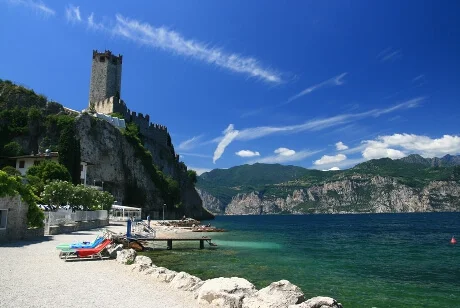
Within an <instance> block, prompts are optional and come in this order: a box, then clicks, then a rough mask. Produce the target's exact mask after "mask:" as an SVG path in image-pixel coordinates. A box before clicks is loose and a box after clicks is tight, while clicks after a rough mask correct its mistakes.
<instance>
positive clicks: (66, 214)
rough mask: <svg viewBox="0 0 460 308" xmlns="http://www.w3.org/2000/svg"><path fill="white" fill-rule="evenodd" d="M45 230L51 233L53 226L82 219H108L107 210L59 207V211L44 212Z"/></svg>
mask: <svg viewBox="0 0 460 308" xmlns="http://www.w3.org/2000/svg"><path fill="white" fill-rule="evenodd" d="M44 214H45V232H46V231H47V233H48V234H49V230H50V227H51V226H58V225H69V224H75V223H79V222H82V221H93V220H107V218H108V215H107V211H106V210H99V211H75V212H72V210H65V209H59V210H57V211H51V212H44Z"/></svg>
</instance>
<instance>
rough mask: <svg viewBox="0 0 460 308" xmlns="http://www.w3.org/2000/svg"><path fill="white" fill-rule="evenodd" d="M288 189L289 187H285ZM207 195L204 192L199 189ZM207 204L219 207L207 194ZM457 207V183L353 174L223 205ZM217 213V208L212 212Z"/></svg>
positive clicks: (255, 210)
mask: <svg viewBox="0 0 460 308" xmlns="http://www.w3.org/2000/svg"><path fill="white" fill-rule="evenodd" d="M287 189H288V190H289V188H287ZM201 195H202V196H203V195H206V192H203V191H202V192H201ZM203 204H204V206H205V207H206V208H208V209H210V208H213V209H214V208H216V206H217V207H218V208H219V207H220V205H218V204H216V203H215V200H214V199H213V198H212V196H210V197H206V198H203ZM441 211H442V212H449V211H460V184H459V183H457V182H455V181H433V182H431V183H429V184H428V185H426V186H425V187H424V188H422V189H417V188H413V187H409V186H406V185H403V184H400V183H398V182H397V181H396V180H394V179H393V178H390V177H381V176H369V177H366V176H356V177H354V178H351V179H347V180H342V181H334V182H329V183H325V184H322V185H316V186H311V187H308V188H298V189H294V190H291V192H290V193H288V194H287V196H286V197H274V196H269V195H264V194H262V193H260V194H259V193H258V192H251V193H245V194H238V195H236V196H235V197H233V198H232V200H231V202H230V203H229V204H228V205H227V206H226V207H225V211H224V213H225V214H226V215H259V214H280V213H292V214H304V213H395V212H396V213H398V212H441ZM215 213H216V214H219V213H218V212H215Z"/></svg>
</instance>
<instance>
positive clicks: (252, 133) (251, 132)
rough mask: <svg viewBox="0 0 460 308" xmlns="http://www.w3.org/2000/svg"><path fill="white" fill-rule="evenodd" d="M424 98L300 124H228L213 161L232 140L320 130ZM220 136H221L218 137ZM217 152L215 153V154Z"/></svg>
mask: <svg viewBox="0 0 460 308" xmlns="http://www.w3.org/2000/svg"><path fill="white" fill-rule="evenodd" d="M424 99H425V98H424V97H418V98H414V99H411V100H408V101H405V102H403V103H400V104H397V105H393V106H390V107H388V108H384V109H372V110H369V111H365V112H361V113H348V114H340V115H336V116H333V117H329V118H323V119H314V120H309V121H306V122H304V123H302V124H296V125H288V126H259V127H253V128H246V129H243V130H240V131H237V130H234V126H233V124H230V125H229V128H230V127H231V130H229V128H227V129H226V130H225V131H226V132H227V133H225V134H224V136H223V137H222V139H219V140H220V142H219V145H218V147H217V149H216V152H215V153H214V159H213V161H214V163H215V162H216V160H218V159H219V158H220V157H221V156H222V154H223V153H224V151H225V148H226V147H227V146H228V145H229V144H230V143H231V142H232V141H233V140H244V141H247V140H253V139H258V138H262V137H265V136H269V135H273V134H295V133H300V132H303V131H317V130H322V129H325V128H329V127H333V126H337V125H340V124H345V123H349V122H352V121H356V120H360V119H363V118H368V117H379V116H381V115H384V114H388V113H391V112H394V111H397V110H403V109H409V108H415V107H417V106H418V105H419V104H420V103H421V102H422V101H423V100H424ZM219 138H221V137H219ZM216 153H217V155H216Z"/></svg>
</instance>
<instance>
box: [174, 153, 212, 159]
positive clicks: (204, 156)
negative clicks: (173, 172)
mask: <svg viewBox="0 0 460 308" xmlns="http://www.w3.org/2000/svg"><path fill="white" fill-rule="evenodd" d="M180 156H192V157H202V158H212V156H211V155H206V154H200V153H187V152H180Z"/></svg>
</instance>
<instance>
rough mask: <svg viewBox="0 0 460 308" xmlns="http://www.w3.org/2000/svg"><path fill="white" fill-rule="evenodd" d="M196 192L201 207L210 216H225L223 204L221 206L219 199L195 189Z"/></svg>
mask: <svg viewBox="0 0 460 308" xmlns="http://www.w3.org/2000/svg"><path fill="white" fill-rule="evenodd" d="M196 192H197V193H198V195H199V196H200V198H201V200H202V201H203V206H204V207H205V208H206V209H207V210H208V211H209V212H211V213H212V214H215V215H222V214H225V204H223V203H222V202H221V201H220V200H219V199H217V198H216V197H214V196H213V195H211V194H209V193H207V192H206V191H204V190H201V189H198V188H197V189H196Z"/></svg>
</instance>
